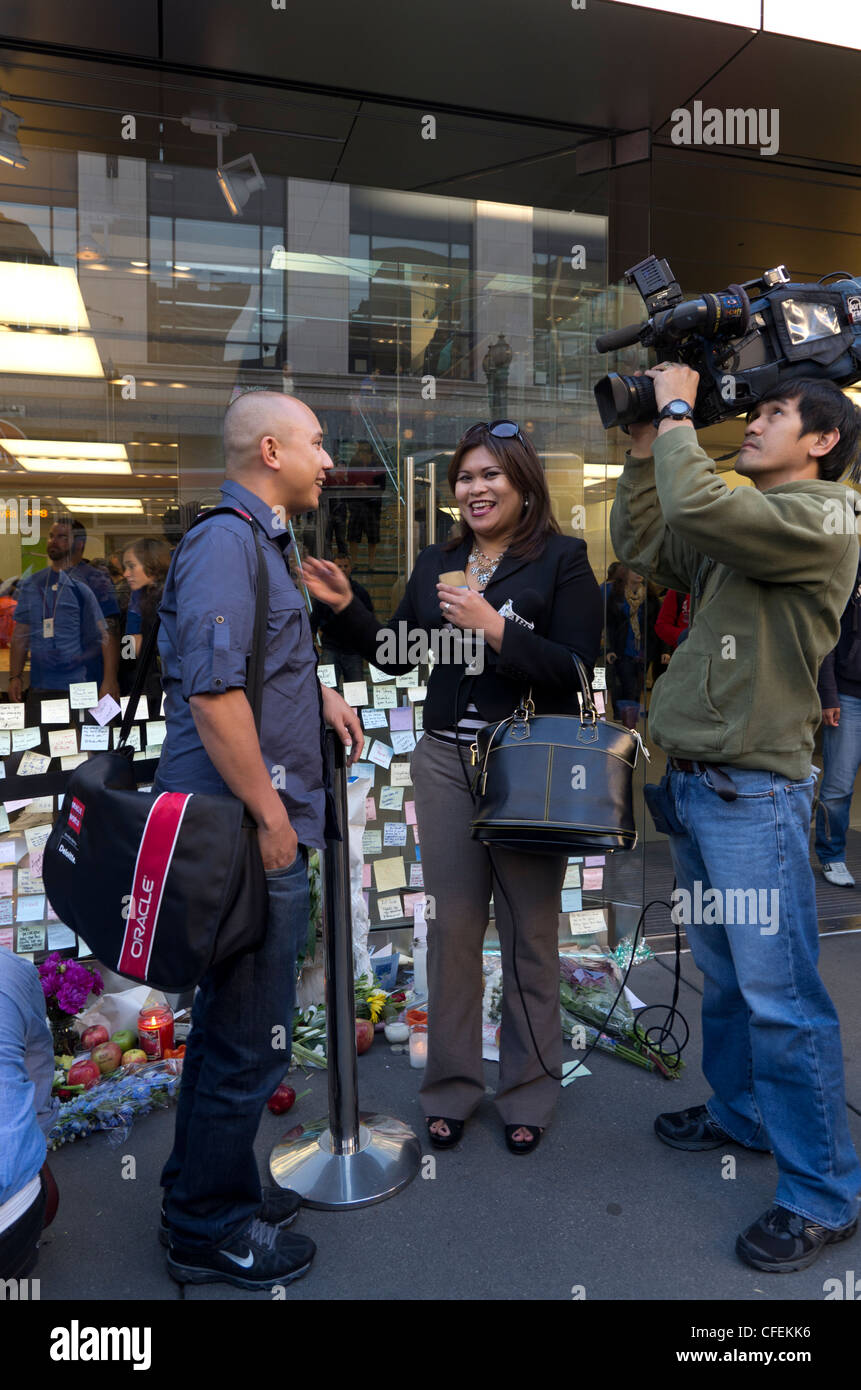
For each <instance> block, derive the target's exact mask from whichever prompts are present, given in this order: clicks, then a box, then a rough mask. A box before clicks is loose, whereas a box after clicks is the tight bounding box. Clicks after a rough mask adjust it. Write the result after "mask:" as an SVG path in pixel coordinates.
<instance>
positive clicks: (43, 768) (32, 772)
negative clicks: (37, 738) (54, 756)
mask: <svg viewBox="0 0 861 1390" xmlns="http://www.w3.org/2000/svg"><path fill="white" fill-rule="evenodd" d="M50 766H51V759H50V758H49V757H46V755H45V754H44V753H34V752H33V751H32V750H30V751H28V752H26V753H24V754H23V755H22V757H21V761H20V763H19V764H18V776H19V777H36V776H38V775H39V773H40V772H47V771H48V768H49V767H50Z"/></svg>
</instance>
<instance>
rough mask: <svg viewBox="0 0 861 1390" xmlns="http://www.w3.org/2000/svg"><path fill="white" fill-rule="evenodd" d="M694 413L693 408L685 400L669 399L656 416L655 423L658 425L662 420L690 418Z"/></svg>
mask: <svg viewBox="0 0 861 1390" xmlns="http://www.w3.org/2000/svg"><path fill="white" fill-rule="evenodd" d="M693 413H694V408H693V406H692V405H689V404H688V402H687V401H682V400H676V401H669V402H668V403H667V404H666V405H665V406H664V408H663V410H662V411H661V413H660V415H658V416H657V418H656V420H655V424H656V425H659V424H660V423H661V421H662V420H690V418H691V416H692V415H693Z"/></svg>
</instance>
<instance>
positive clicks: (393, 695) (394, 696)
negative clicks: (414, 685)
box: [374, 685, 398, 709]
mask: <svg viewBox="0 0 861 1390" xmlns="http://www.w3.org/2000/svg"><path fill="white" fill-rule="evenodd" d="M397 703H398V692H397V691H396V690H395V687H394V686H393V685H377V686H375V687H374V709H391V708H392V706H393V705H396V704H397Z"/></svg>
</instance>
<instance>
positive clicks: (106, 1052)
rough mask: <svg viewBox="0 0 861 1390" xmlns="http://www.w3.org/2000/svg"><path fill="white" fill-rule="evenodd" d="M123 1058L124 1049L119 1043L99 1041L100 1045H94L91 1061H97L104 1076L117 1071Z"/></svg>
mask: <svg viewBox="0 0 861 1390" xmlns="http://www.w3.org/2000/svg"><path fill="white" fill-rule="evenodd" d="M122 1060H123V1050H122V1048H121V1047H120V1045H119V1043H112V1042H103V1043H99V1045H98V1047H94V1048H93V1050H92V1052H91V1053H90V1061H91V1062H95V1064H96V1066H97V1067H98V1069H99V1071H100V1072H101V1074H102V1075H103V1076H107V1075H108V1074H109V1073H110V1072H112V1071H116V1069H117V1067H118V1066H119V1065H120V1062H121V1061H122Z"/></svg>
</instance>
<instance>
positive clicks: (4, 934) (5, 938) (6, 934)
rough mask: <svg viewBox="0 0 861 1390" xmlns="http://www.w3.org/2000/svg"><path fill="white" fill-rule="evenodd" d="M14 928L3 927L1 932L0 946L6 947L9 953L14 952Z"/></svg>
mask: <svg viewBox="0 0 861 1390" xmlns="http://www.w3.org/2000/svg"><path fill="white" fill-rule="evenodd" d="M12 931H13V928H12V927H3V928H2V930H0V946H5V947H6V950H7V951H11V950H12Z"/></svg>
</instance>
